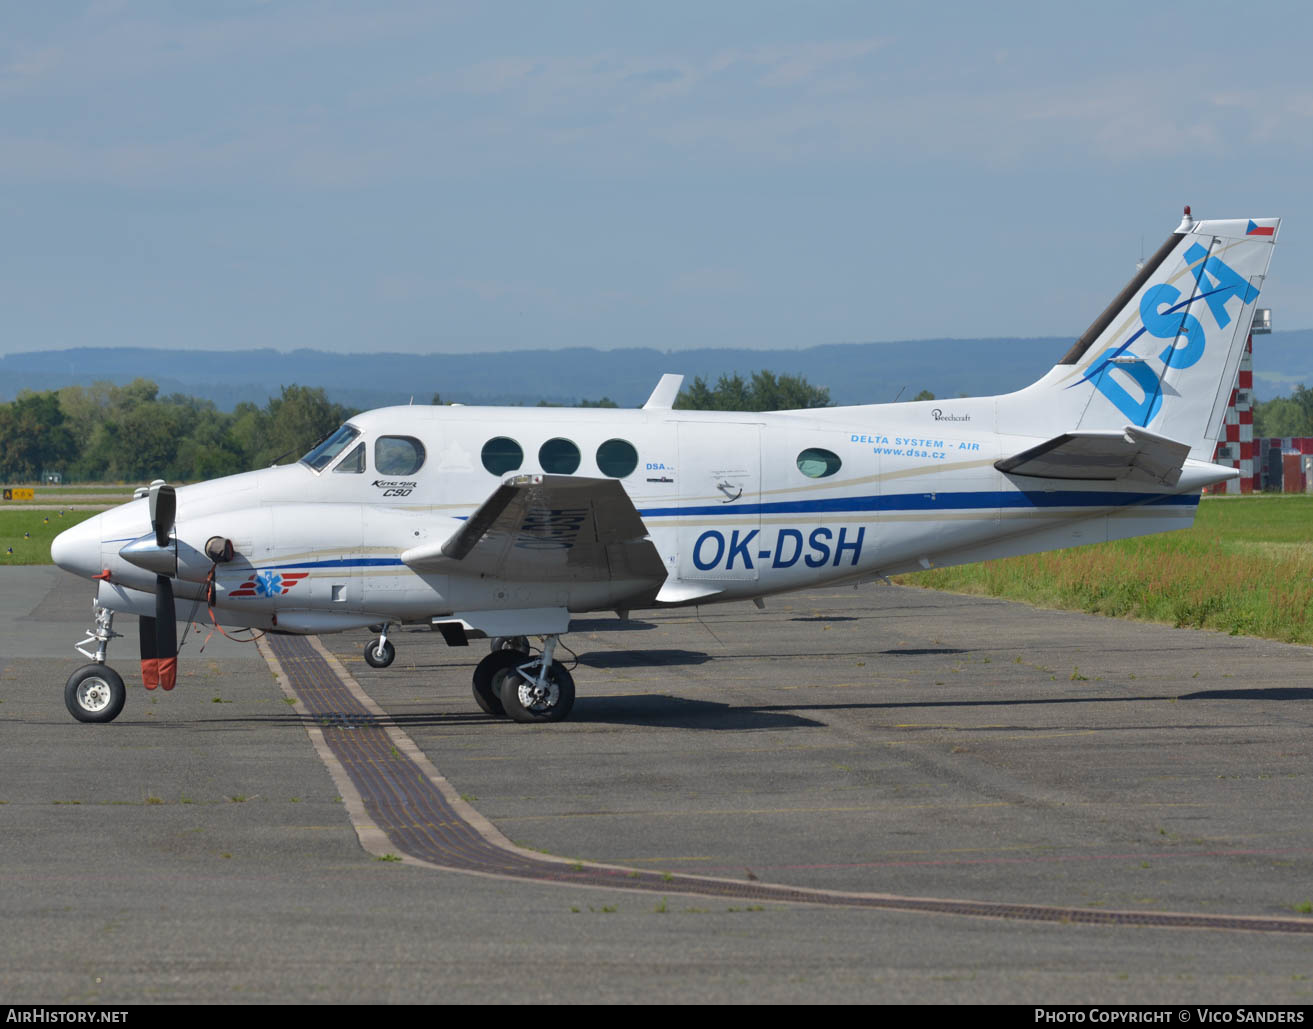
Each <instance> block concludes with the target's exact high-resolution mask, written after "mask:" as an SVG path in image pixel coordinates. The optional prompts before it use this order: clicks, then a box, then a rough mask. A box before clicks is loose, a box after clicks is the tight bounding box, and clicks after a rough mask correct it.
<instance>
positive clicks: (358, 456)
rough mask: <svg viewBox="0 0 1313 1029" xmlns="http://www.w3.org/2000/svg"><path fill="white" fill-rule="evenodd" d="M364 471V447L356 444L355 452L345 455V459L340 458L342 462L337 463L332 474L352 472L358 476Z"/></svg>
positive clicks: (361, 444)
mask: <svg viewBox="0 0 1313 1029" xmlns="http://www.w3.org/2000/svg"><path fill="white" fill-rule="evenodd" d="M364 470H365V445H364V444H363V443H357V444H356V449H355V450H353V451H351V453H349V454H347V456H346V457H344V458H342V460H340V461H339V462H337V467H336V468H334V469H333V473H334V474H336V473H338V472H354V473H356V474H357V475H359V474H360V473H361V472H363V471H364Z"/></svg>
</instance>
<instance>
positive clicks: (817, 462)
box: [798, 447, 843, 479]
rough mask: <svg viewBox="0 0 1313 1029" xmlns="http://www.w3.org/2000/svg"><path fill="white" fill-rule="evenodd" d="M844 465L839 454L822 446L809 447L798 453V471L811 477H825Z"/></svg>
mask: <svg viewBox="0 0 1313 1029" xmlns="http://www.w3.org/2000/svg"><path fill="white" fill-rule="evenodd" d="M842 466H843V462H842V461H841V460H839V455H838V454H836V453H833V452H832V451H829V450H822V449H821V448H820V447H808V448H807V449H806V450H804V451H803V452H802V453H801V454H799V455H798V471H800V472H802V474H803V475H805V476H807V478H809V479H825V478H828V477H829V476H831V475H833V474H834V473H835V472H837V471H838V470H839V469H840V468H841V467H842Z"/></svg>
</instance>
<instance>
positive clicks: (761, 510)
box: [258, 490, 1199, 571]
mask: <svg viewBox="0 0 1313 1029" xmlns="http://www.w3.org/2000/svg"><path fill="white" fill-rule="evenodd" d="M1198 503H1199V494H1197V493H1173V494H1163V493H1126V492H1106V493H1095V492H1091V491H1087V490H1052V491H1048V490H1035V491H1029V492H1027V491H1021V492H1017V491H1007V492H999V491H976V492H964V493H938V492H936V493H899V494H895V495H893V496H887V497H881V496H865V497H828V498H825V499H813V500H781V501H772V502H770V503H765V504H710V505H706V506H697V507H651V508H646V509H644V510H642V511H639V512H638V513H639V514H640V515H641V516H642V517H644V518H690V517H692V518H702V517H706V516H707V515H714V516H719V517H724V518H728V519H733V518H742V517H744V516H760V515H777V514H784V515H787V514H797V515H807V514H829V515H844V514H862V513H869V512H872V511H876V512H879V511H928V512H935V511H985V510H989V509H991V508H1000V509H1002V508H1013V509H1016V508H1023V509H1025V508H1029V509H1035V508H1060V507H1066V508H1072V507H1076V508H1095V507H1101V508H1125V507H1135V506H1156V507H1158V506H1168V507H1193V506H1194V505H1196V504H1198ZM404 564H405V562H404V561H402V560H401V558H399V557H359V558H337V559H334V560H327V561H296V562H291V563H289V564H277V565H261V566H260V567H259V569H258V570H259V571H281V570H283V569H293V568H296V569H301V568H397V567H401V566H404Z"/></svg>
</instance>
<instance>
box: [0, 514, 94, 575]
mask: <svg viewBox="0 0 1313 1029" xmlns="http://www.w3.org/2000/svg"><path fill="white" fill-rule="evenodd" d="M95 513H96V512H95V511H67V510H66V511H65V512H64V513H63V514H60V513H59V512H58V511H33V510H24V509H23V508H21V507H17V508H0V565H48V564H50V541H51V540H53V539H54V538H55V537H56V536H58V535H59V534H60V533H61V532H63V531H64V530H65V529H67V528H68V527H69V526H70V525H77V523H78V522H80V521H82V520H83V519H85V518H90V517H91V516H92V515H94V514H95ZM10 550H13V553H12V554H11V553H9V551H10Z"/></svg>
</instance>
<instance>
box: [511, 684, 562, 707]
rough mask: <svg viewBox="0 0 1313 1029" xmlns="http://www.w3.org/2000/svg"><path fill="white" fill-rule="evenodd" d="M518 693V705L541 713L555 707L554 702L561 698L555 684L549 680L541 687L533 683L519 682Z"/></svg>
mask: <svg viewBox="0 0 1313 1029" xmlns="http://www.w3.org/2000/svg"><path fill="white" fill-rule="evenodd" d="M519 692H520V703H521V704H523V705H524V706H525V707H526V708H528V709H530V710H531V711H543V710H546V709H548V708H552V707H555V706H556V701H557V700H558V699H560V696H561V691H560V690H558V689H557V688H556V683H554V682H552V681H551V680H550V679H548V680H547V682H546V684H544V685H541V686H540V685H539V684H538V683H536V682H533V681H524V682H521V683H520V691H519Z"/></svg>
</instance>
